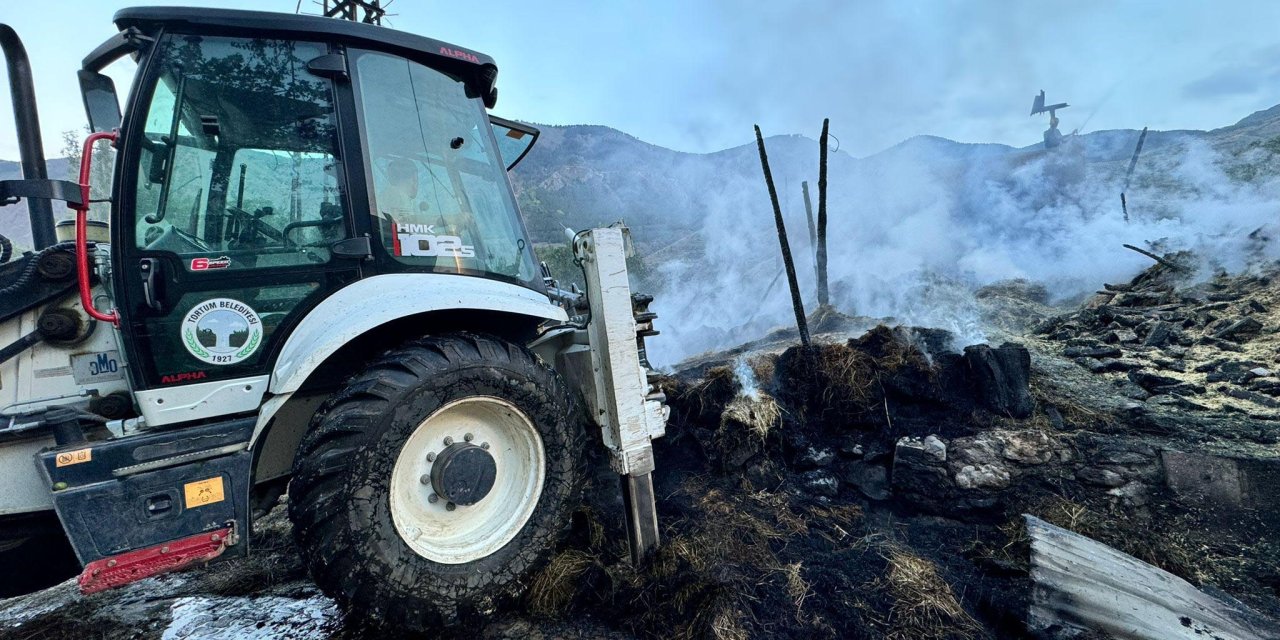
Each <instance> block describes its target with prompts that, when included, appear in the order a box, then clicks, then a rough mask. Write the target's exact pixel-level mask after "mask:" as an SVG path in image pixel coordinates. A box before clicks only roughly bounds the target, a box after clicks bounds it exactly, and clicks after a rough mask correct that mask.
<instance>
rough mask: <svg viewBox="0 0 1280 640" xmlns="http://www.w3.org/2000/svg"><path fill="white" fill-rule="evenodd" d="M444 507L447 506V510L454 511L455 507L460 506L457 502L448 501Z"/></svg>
mask: <svg viewBox="0 0 1280 640" xmlns="http://www.w3.org/2000/svg"><path fill="white" fill-rule="evenodd" d="M444 508H445V510H446V511H453V510H454V509H457V508H458V505H456V504H454V503H452V502H447V503H445V505H444Z"/></svg>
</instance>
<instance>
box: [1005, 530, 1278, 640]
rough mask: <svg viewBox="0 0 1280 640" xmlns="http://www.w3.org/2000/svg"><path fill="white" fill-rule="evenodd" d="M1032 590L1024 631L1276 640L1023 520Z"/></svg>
mask: <svg viewBox="0 0 1280 640" xmlns="http://www.w3.org/2000/svg"><path fill="white" fill-rule="evenodd" d="M1025 518H1026V524H1027V534H1028V535H1029V536H1030V537H1031V578H1032V580H1033V581H1034V582H1035V593H1034V594H1033V598H1032V604H1031V611H1030V616H1029V624H1030V626H1031V628H1032V630H1033V631H1036V632H1040V633H1044V634H1046V635H1049V636H1050V637H1064V638H1066V637H1071V636H1073V635H1074V634H1076V633H1078V632H1080V631H1084V630H1095V631H1104V632H1106V633H1109V634H1111V635H1113V636H1115V637H1116V638H1126V639H1128V638H1133V639H1142V640H1184V639H1185V640H1277V639H1280V625H1278V624H1277V623H1276V622H1274V621H1270V620H1267V619H1266V618H1264V617H1262V616H1261V615H1260V614H1258V613H1257V612H1254V611H1252V610H1250V609H1248V608H1246V607H1245V606H1244V605H1243V604H1240V603H1238V602H1232V603H1228V602H1225V601H1224V600H1221V599H1219V598H1215V597H1213V596H1211V595H1209V594H1207V593H1205V592H1203V591H1200V590H1198V589H1196V588H1195V587H1193V586H1192V585H1191V584H1190V583H1188V582H1187V581H1185V580H1183V579H1181V578H1179V577H1177V576H1175V575H1173V574H1171V573H1169V572H1167V571H1164V570H1161V569H1158V568H1156V567H1154V566H1152V565H1150V564H1147V563H1145V562H1142V561H1140V560H1138V559H1136V558H1133V557H1132V556H1129V555H1126V554H1124V553H1121V552H1119V551H1116V550H1115V549H1113V548H1111V547H1108V546H1107V545H1104V544H1102V543H1100V542H1097V541H1095V540H1092V539H1090V538H1087V537H1085V536H1082V535H1079V534H1077V533H1073V532H1071V531H1068V530H1066V529H1062V528H1060V527H1056V526H1054V525H1051V524H1049V523H1047V522H1045V521H1043V520H1040V519H1039V518H1036V517H1034V516H1030V515H1028V516H1025Z"/></svg>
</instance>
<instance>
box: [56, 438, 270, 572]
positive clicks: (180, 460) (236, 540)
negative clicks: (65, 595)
mask: <svg viewBox="0 0 1280 640" xmlns="http://www.w3.org/2000/svg"><path fill="white" fill-rule="evenodd" d="M253 425H254V420H253V419H252V418H249V419H242V420H234V421H229V422H222V423H216V424H212V425H202V426H199V427H190V428H186V429H177V430H171V431H162V432H157V433H149V434H144V435H138V436H133V437H128V438H121V439H118V440H111V441H106V442H91V443H81V444H78V445H71V446H67V447H62V448H59V449H54V450H50V451H44V452H41V453H39V454H37V459H38V461H39V464H40V468H41V470H42V471H43V472H44V475H45V477H46V479H47V480H48V482H49V487H50V489H51V491H52V495H53V504H54V509H55V510H56V512H57V514H58V518H59V519H60V520H61V521H62V526H63V528H64V529H65V530H66V532H67V537H68V538H69V539H70V540H71V545H72V547H73V548H74V549H75V552H76V556H77V557H78V558H79V559H80V562H81V564H83V565H86V567H87V569H88V570H87V571H86V573H85V574H84V575H82V576H81V585H82V588H85V590H86V592H91V591H93V590H101V589H103V588H109V587H111V586H117V585H119V584H124V583H127V582H132V581H133V580H139V579H142V578H145V577H148V576H151V575H156V574H158V573H163V572H165V571H170V570H173V569H176V568H179V567H181V566H185V565H188V564H191V563H193V562H197V561H200V560H207V559H212V558H214V557H219V556H222V557H233V556H237V555H243V554H244V553H246V552H247V551H248V542H247V535H246V534H247V532H248V524H249V520H248V518H249V508H250V505H249V482H250V473H251V470H252V463H253V457H252V453H251V452H249V451H246V450H245V449H246V447H247V444H248V441H249V436H250V434H251V433H252V431H253ZM131 552H133V553H131ZM117 567H120V570H118V571H110V570H113V569H116V568H117ZM94 569H97V572H98V573H97V574H96V575H99V576H101V577H100V578H98V579H93V576H90V575H89V574H90V572H92V571H93V570H94ZM104 573H105V575H104ZM86 583H87V585H86Z"/></svg>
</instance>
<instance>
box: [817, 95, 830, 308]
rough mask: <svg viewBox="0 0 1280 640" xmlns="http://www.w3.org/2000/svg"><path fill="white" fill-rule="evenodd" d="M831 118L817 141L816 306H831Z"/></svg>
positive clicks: (824, 125) (823, 122) (824, 124)
mask: <svg viewBox="0 0 1280 640" xmlns="http://www.w3.org/2000/svg"><path fill="white" fill-rule="evenodd" d="M830 124H831V118H823V119H822V137H821V138H819V139H818V249H817V255H816V257H815V261H816V262H817V266H818V306H819V307H825V306H827V305H828V304H831V298H830V295H829V293H828V291H827V128H828V126H829V125H830Z"/></svg>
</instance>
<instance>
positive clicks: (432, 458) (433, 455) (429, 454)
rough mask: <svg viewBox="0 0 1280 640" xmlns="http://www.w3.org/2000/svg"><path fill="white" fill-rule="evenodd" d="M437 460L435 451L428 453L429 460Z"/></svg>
mask: <svg viewBox="0 0 1280 640" xmlns="http://www.w3.org/2000/svg"><path fill="white" fill-rule="evenodd" d="M435 461H436V454H435V452H431V453H428V454H427V462H435Z"/></svg>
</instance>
